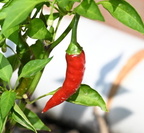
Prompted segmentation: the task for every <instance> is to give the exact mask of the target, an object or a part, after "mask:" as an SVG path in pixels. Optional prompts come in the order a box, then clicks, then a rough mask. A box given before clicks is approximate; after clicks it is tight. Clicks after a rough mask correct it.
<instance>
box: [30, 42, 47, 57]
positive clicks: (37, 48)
mask: <svg viewBox="0 0 144 133" xmlns="http://www.w3.org/2000/svg"><path fill="white" fill-rule="evenodd" d="M30 49H31V51H32V53H33V55H34V58H35V59H42V58H43V55H44V52H45V50H44V45H43V43H42V42H41V41H40V40H37V41H36V43H35V44H33V45H31V47H30Z"/></svg>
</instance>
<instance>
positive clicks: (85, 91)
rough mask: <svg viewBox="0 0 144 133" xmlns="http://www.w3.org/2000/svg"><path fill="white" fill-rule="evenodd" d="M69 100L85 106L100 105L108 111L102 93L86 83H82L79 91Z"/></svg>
mask: <svg viewBox="0 0 144 133" xmlns="http://www.w3.org/2000/svg"><path fill="white" fill-rule="evenodd" d="M67 101H68V102H71V103H75V104H80V105H84V106H99V107H100V108H101V109H102V110H104V111H107V108H106V104H105V101H104V100H103V98H102V97H101V95H100V94H99V93H98V92H97V91H96V90H94V89H92V88H91V87H90V86H88V85H85V84H82V85H81V86H80V88H79V89H78V91H77V92H76V93H75V94H74V95H72V96H71V97H70V98H69V99H68V100H67Z"/></svg>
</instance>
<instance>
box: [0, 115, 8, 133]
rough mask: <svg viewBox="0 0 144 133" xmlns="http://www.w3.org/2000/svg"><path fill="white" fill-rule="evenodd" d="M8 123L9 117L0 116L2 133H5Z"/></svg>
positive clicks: (0, 131) (0, 132) (0, 130)
mask: <svg viewBox="0 0 144 133" xmlns="http://www.w3.org/2000/svg"><path fill="white" fill-rule="evenodd" d="M6 122H7V117H5V118H2V116H1V115H0V133H4V130H5V124H6Z"/></svg>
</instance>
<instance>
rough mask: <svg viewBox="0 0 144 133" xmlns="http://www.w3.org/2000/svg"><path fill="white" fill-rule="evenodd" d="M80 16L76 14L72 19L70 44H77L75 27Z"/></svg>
mask: <svg viewBox="0 0 144 133" xmlns="http://www.w3.org/2000/svg"><path fill="white" fill-rule="evenodd" d="M79 18H80V16H79V15H78V14H76V15H75V17H74V25H73V28H72V36H71V43H74V44H77V26H78V22H79Z"/></svg>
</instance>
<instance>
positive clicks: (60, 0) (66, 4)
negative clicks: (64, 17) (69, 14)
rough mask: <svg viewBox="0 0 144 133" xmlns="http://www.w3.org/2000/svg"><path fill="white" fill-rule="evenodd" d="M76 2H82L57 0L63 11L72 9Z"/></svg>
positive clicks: (78, 0) (77, 0)
mask: <svg viewBox="0 0 144 133" xmlns="http://www.w3.org/2000/svg"><path fill="white" fill-rule="evenodd" d="M75 2H80V0H57V3H58V6H59V7H60V8H61V9H62V10H63V11H70V10H71V9H72V7H73V4H74V3H75Z"/></svg>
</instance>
